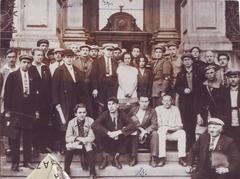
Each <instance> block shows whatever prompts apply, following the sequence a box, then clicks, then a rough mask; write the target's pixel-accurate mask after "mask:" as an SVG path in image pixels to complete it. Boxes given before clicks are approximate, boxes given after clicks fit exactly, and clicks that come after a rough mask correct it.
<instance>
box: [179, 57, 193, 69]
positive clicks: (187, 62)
mask: <svg viewBox="0 0 240 179" xmlns="http://www.w3.org/2000/svg"><path fill="white" fill-rule="evenodd" d="M182 62H183V65H184V66H185V67H186V68H189V67H191V66H192V64H193V60H192V59H191V58H189V57H185V58H184V59H183V61H182Z"/></svg>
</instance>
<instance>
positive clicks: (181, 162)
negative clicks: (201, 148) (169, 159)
mask: <svg viewBox="0 0 240 179" xmlns="http://www.w3.org/2000/svg"><path fill="white" fill-rule="evenodd" d="M178 163H179V164H180V165H182V166H183V167H186V166H187V162H186V159H185V157H180V158H179V161H178Z"/></svg>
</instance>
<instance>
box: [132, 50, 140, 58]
mask: <svg viewBox="0 0 240 179" xmlns="http://www.w3.org/2000/svg"><path fill="white" fill-rule="evenodd" d="M139 55H140V49H139V48H133V49H132V56H133V57H134V58H137V57H138V56H139Z"/></svg>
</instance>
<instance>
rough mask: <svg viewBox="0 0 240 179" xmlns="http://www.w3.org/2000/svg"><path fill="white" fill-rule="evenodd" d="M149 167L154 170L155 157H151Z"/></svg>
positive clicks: (155, 165)
mask: <svg viewBox="0 0 240 179" xmlns="http://www.w3.org/2000/svg"><path fill="white" fill-rule="evenodd" d="M150 165H151V166H152V167H153V168H155V167H157V157H151V160H150Z"/></svg>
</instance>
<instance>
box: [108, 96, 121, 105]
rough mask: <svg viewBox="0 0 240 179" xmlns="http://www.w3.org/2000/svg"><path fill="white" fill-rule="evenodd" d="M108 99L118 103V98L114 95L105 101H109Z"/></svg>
mask: <svg viewBox="0 0 240 179" xmlns="http://www.w3.org/2000/svg"><path fill="white" fill-rule="evenodd" d="M109 101H113V102H114V103H117V104H118V103H119V101H118V99H117V98H116V97H114V96H112V97H110V98H108V99H107V102H109Z"/></svg>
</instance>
